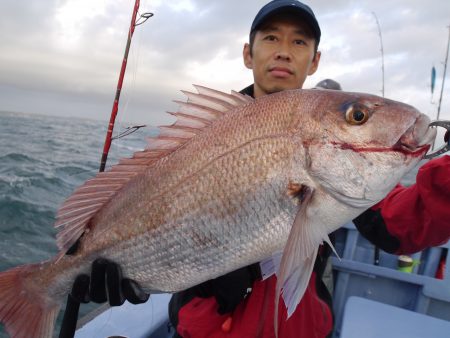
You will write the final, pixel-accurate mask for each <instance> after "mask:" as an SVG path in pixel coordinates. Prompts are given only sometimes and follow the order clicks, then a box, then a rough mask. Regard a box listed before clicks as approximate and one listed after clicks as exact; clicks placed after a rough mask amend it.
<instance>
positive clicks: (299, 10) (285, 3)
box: [250, 0, 321, 43]
mask: <svg viewBox="0 0 450 338" xmlns="http://www.w3.org/2000/svg"><path fill="white" fill-rule="evenodd" d="M284 11H288V12H289V13H294V14H296V15H298V17H299V20H301V21H303V22H306V23H307V24H308V25H309V27H310V28H311V31H312V33H313V35H314V38H315V39H316V41H317V43H319V41H320V34H321V32H320V27H319V23H318V22H317V19H316V16H315V15H314V12H313V11H312V9H311V8H309V6H307V5H305V4H304V3H302V2H300V1H296V0H273V1H271V2H269V3H268V4H266V5H265V6H264V7H263V8H261V9H260V11H259V12H258V14H256V17H255V20H253V23H252V27H251V29H250V34H251V33H252V32H253V31H255V30H257V29H258V28H259V27H260V26H261V24H262V23H263V22H264V21H265V20H266V19H268V18H269V17H271V16H272V15H274V14H277V13H280V12H284Z"/></svg>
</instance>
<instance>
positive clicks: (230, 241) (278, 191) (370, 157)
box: [0, 86, 435, 337]
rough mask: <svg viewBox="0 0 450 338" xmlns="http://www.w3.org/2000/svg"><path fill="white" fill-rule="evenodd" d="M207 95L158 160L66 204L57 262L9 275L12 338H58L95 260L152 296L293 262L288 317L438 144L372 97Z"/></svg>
mask: <svg viewBox="0 0 450 338" xmlns="http://www.w3.org/2000/svg"><path fill="white" fill-rule="evenodd" d="M196 88H197V90H198V92H199V93H198V94H194V93H186V94H187V96H188V98H189V99H188V102H184V103H183V102H180V110H179V111H178V112H176V113H173V114H174V115H175V116H176V117H177V122H176V123H175V124H174V125H172V126H168V127H161V134H160V135H159V136H158V137H156V138H154V139H152V140H150V143H149V146H148V149H146V150H145V151H143V152H139V153H136V154H135V155H134V157H133V158H132V159H126V160H123V161H122V162H121V163H120V164H118V165H116V166H114V167H113V168H112V169H111V170H110V171H109V172H106V173H101V174H98V175H97V176H96V177H95V178H93V179H91V180H89V181H87V182H86V183H85V184H84V185H83V186H81V187H79V188H78V189H77V190H76V191H75V192H74V194H73V195H72V196H71V197H69V198H68V200H67V201H66V202H65V203H64V204H63V206H62V207H61V208H60V210H59V211H58V215H57V222H56V227H57V228H59V230H60V231H59V233H58V236H57V242H58V245H59V247H60V249H61V252H60V254H59V255H58V256H57V257H55V258H54V259H51V260H49V261H47V262H43V263H38V264H33V265H26V266H20V267H17V268H14V269H11V270H8V271H6V272H2V273H0V320H1V322H3V323H4V324H5V327H6V330H7V331H8V332H9V333H10V335H11V336H12V337H31V336H33V337H51V336H52V332H53V325H54V324H53V322H54V319H55V318H56V315H57V314H58V312H59V309H60V306H61V304H62V302H63V300H64V299H65V296H66V295H67V293H68V292H69V291H70V288H71V286H72V283H73V280H74V278H75V276H76V275H78V274H80V273H89V271H90V265H91V263H92V261H93V260H95V259H96V258H98V257H104V258H107V259H110V260H112V261H115V262H117V263H118V264H120V265H121V267H122V268H123V272H124V275H125V276H126V277H128V278H131V279H134V280H136V281H137V282H139V284H140V285H141V286H142V287H144V288H145V289H146V290H147V291H148V292H151V293H155V292H176V291H180V290H183V289H186V288H188V287H191V286H193V285H196V284H199V283H201V282H203V281H205V280H209V279H212V278H215V277H218V276H220V275H223V274H225V273H227V272H229V271H233V270H235V269H238V268H240V267H242V266H245V265H248V264H251V263H255V262H258V261H261V260H264V259H267V258H268V257H270V256H271V255H272V254H274V253H275V252H278V251H283V250H284V253H283V257H282V260H281V265H280V268H279V270H278V271H277V274H278V281H279V284H278V288H277V292H278V294H280V293H282V294H283V297H284V301H285V304H286V306H287V308H288V313H289V314H291V313H292V312H293V310H294V309H295V307H296V306H297V304H298V303H299V301H300V299H301V297H302V295H303V292H304V290H305V288H306V285H307V282H308V280H309V278H310V274H311V271H312V267H313V265H314V260H315V257H316V253H317V248H318V246H319V245H320V244H321V243H322V242H323V241H328V236H327V234H328V233H330V232H332V231H334V230H335V229H337V228H338V227H340V226H341V225H343V224H345V223H346V222H348V221H349V220H351V219H353V218H355V217H356V216H357V215H359V214H360V213H361V212H363V211H364V210H365V209H367V208H369V207H370V206H372V205H374V204H375V203H377V202H378V201H380V200H381V199H382V198H383V197H384V196H385V195H386V194H387V193H388V192H389V191H390V190H391V189H392V188H393V187H394V186H395V184H396V183H397V182H398V181H399V180H400V178H401V177H402V176H403V175H404V174H405V173H406V172H407V171H409V170H410V169H411V168H412V167H414V166H415V165H416V164H417V163H418V162H419V160H420V159H421V158H422V157H423V155H424V154H425V153H426V152H427V150H428V148H429V145H430V144H431V142H432V141H433V139H434V137H435V131H434V130H431V129H429V128H428V124H429V119H428V118H427V117H426V116H425V115H423V114H420V113H419V112H418V111H417V110H415V109H414V108H412V107H411V106H408V105H405V104H402V103H399V102H395V101H390V100H385V99H382V98H379V97H376V96H371V95H367V94H358V93H345V92H335V91H327V90H293V91H285V92H281V93H277V94H273V95H269V96H265V97H262V98H260V99H257V100H253V99H251V98H249V97H246V96H243V95H241V94H238V93H234V92H233V93H232V94H224V93H221V92H217V91H214V90H211V89H207V88H205V87H200V86H196ZM69 248H72V250H71V251H74V252H73V253H72V254H71V255H66V254H65V253H66V252H67V250H69ZM277 300H278V297H277Z"/></svg>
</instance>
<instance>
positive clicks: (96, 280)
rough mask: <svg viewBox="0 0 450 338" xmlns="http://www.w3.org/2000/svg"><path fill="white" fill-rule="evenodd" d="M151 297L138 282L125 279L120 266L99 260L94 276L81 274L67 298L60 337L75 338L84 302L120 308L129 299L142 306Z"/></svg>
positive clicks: (93, 268)
mask: <svg viewBox="0 0 450 338" xmlns="http://www.w3.org/2000/svg"><path fill="white" fill-rule="evenodd" d="M148 297H149V294H147V293H145V292H144V290H142V289H141V287H140V286H139V284H138V283H137V282H136V281H134V280H132V279H128V278H123V277H122V270H121V269H120V266H119V265H118V264H116V263H114V262H111V261H108V260H106V259H103V258H98V259H96V260H95V261H94V262H93V263H92V270H91V277H89V276H88V275H79V276H77V277H76V278H75V281H74V283H73V286H72V291H71V292H70V293H69V295H68V296H67V305H66V310H65V312H64V318H63V321H62V325H61V330H60V332H59V338H71V337H73V336H74V335H75V329H76V324H77V320H78V311H79V309H80V303H88V302H89V301H93V302H95V303H104V302H106V301H108V302H109V305H111V306H119V305H122V304H123V303H124V302H125V299H126V300H128V301H129V302H130V303H132V304H141V303H145V302H146V301H147V300H148Z"/></svg>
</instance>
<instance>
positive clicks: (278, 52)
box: [61, 0, 450, 338]
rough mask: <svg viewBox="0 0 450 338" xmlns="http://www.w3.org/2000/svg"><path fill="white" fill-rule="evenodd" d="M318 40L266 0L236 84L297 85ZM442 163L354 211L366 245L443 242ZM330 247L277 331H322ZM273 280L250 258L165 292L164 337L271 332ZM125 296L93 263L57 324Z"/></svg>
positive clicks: (309, 25) (131, 286)
mask: <svg viewBox="0 0 450 338" xmlns="http://www.w3.org/2000/svg"><path fill="white" fill-rule="evenodd" d="M320 38H321V30H320V27H319V24H318V22H317V19H316V17H315V15H314V13H313V11H312V10H311V8H310V7H308V6H307V5H305V4H304V3H302V2H300V1H296V0H275V1H271V2H269V3H267V4H266V5H265V6H263V7H262V8H261V10H260V11H259V12H258V14H257V15H256V17H255V19H254V21H253V23H252V25H251V29H250V36H249V43H246V44H245V45H244V49H243V59H244V64H245V66H246V67H247V68H249V69H251V70H252V72H253V78H254V83H253V84H252V85H250V86H248V87H247V88H245V89H243V90H242V91H241V92H242V93H245V94H247V95H250V96H252V97H255V98H258V97H261V96H264V95H270V94H272V93H276V92H279V91H282V90H288V89H298V88H302V87H303V83H304V81H305V79H306V77H307V76H309V75H312V74H314V73H315V71H316V70H317V68H318V66H319V61H320V56H321V53H320V51H319V50H318V46H319V42H320ZM325 81H326V82H328V83H330V82H331V81H332V80H325ZM332 84H333V85H334V87H335V88H333V89H340V85H339V84H338V83H336V82H334V81H333V83H332ZM336 84H337V86H336ZM320 87H321V86H320ZM449 168H450V157H449V156H443V157H441V158H438V159H435V160H432V161H429V162H428V163H426V164H425V165H424V166H423V167H422V168H421V169H420V170H419V172H418V175H417V183H416V184H414V185H412V186H410V187H408V188H405V187H403V186H401V185H398V186H397V187H396V188H395V189H394V190H393V191H392V192H390V193H389V194H388V196H386V198H385V199H384V200H382V201H381V202H379V203H378V204H376V205H375V206H373V207H372V208H370V209H368V210H367V211H365V212H364V213H363V214H361V215H360V216H359V217H357V218H356V219H355V220H354V223H355V225H356V227H357V228H358V230H359V231H360V232H361V233H362V234H363V235H364V236H365V237H366V238H367V239H369V240H370V241H371V242H373V243H374V244H375V245H377V246H378V247H380V248H381V249H383V250H385V251H387V252H390V253H396V254H409V253H412V252H417V251H420V250H423V249H424V248H426V247H430V246H435V245H438V244H441V243H444V242H446V241H448V239H449V238H450V221H449V219H450V208H449V206H450V170H449ZM330 253H331V249H330V247H329V246H328V245H326V244H324V245H323V246H322V247H321V248H320V250H319V253H318V256H317V258H316V262H315V266H314V271H313V273H312V275H311V279H310V281H309V284H308V288H307V290H306V292H305V294H304V296H303V298H302V300H301V302H300V303H299V305H298V306H297V308H296V310H295V311H294V313H293V314H292V316H291V317H290V318H289V320H286V317H287V316H286V310H285V308H284V303H283V301H280V302H279V310H278V313H279V318H278V333H277V334H278V337H280V338H283V337H307V338H313V337H327V336H330V335H331V333H332V330H333V313H332V307H331V295H330V293H329V291H328V289H327V288H326V286H325V285H324V283H323V280H322V278H323V273H324V269H325V267H326V262H327V260H328V257H329V256H330ZM105 280H106V282H105ZM89 285H91V286H89ZM105 285H107V287H106V286H105ZM275 285H276V276H272V277H269V278H268V279H266V280H262V278H261V269H260V266H259V264H258V263H256V264H253V265H250V266H247V267H243V268H241V269H239V270H236V271H233V272H230V273H228V274H226V275H224V276H221V277H218V278H216V279H214V280H210V281H207V282H204V283H202V284H200V285H198V286H195V287H193V288H190V289H188V290H185V291H182V292H179V293H176V294H174V295H173V297H172V299H171V302H170V305H169V317H170V321H171V323H172V325H173V326H174V328H175V330H176V333H175V334H174V337H186V338H187V337H192V338H194V337H275V330H274V321H273V318H274V310H275V309H274V305H275V302H274V297H275ZM98 295H100V297H98ZM125 298H127V299H130V300H131V301H132V302H133V303H139V302H144V301H146V300H147V298H148V295H147V294H146V293H145V292H143V290H142V289H141V288H140V287H139V285H138V284H137V283H136V282H135V281H132V280H128V279H124V278H122V276H121V273H120V267H119V266H118V265H117V264H115V263H114V262H110V261H106V260H101V261H100V264H98V262H94V265H93V269H92V273H91V276H87V275H81V276H79V278H77V280H76V281H75V283H74V286H73V292H72V293H71V295H69V301H68V306H67V310H66V316H65V317H66V318H65V320H64V324H63V328H62V331H61V332H63V331H64V329H65V328H68V327H70V325H72V326H73V325H74V324H73V323H74V321H75V322H76V316H77V311H78V310H77V309H76V306H77V304H79V302H80V301H87V300H89V299H94V300H97V301H99V300H100V301H107V300H108V301H109V302H110V304H111V305H120V304H121V303H123V301H124V300H125ZM74 308H75V309H76V311H73V309H74ZM66 332H70V330H66Z"/></svg>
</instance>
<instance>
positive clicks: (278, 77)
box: [243, 16, 320, 97]
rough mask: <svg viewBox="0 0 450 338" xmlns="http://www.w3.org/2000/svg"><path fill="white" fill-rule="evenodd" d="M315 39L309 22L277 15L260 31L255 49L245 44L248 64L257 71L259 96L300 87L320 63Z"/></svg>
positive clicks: (256, 82) (255, 75)
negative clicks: (305, 22)
mask: <svg viewBox="0 0 450 338" xmlns="http://www.w3.org/2000/svg"><path fill="white" fill-rule="evenodd" d="M314 51H315V40H314V38H313V37H312V36H311V34H310V33H309V28H308V26H307V25H306V24H304V23H301V22H298V20H295V19H294V18H289V17H286V16H275V17H273V18H270V19H268V21H267V22H266V23H265V24H264V25H263V26H262V27H261V29H260V30H258V31H257V32H256V35H255V41H254V44H253V50H252V51H251V52H252V53H251V52H250V46H249V45H248V44H245V46H244V52H243V54H244V63H245V66H246V67H247V68H249V69H252V70H253V77H254V95H255V97H259V96H263V95H267V94H271V93H275V92H279V91H282V90H286V89H297V88H301V87H302V86H303V82H305V79H306V77H307V76H308V75H312V74H313V73H314V72H315V71H316V70H317V67H318V65H319V60H320V52H317V53H316V54H315V55H314Z"/></svg>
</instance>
